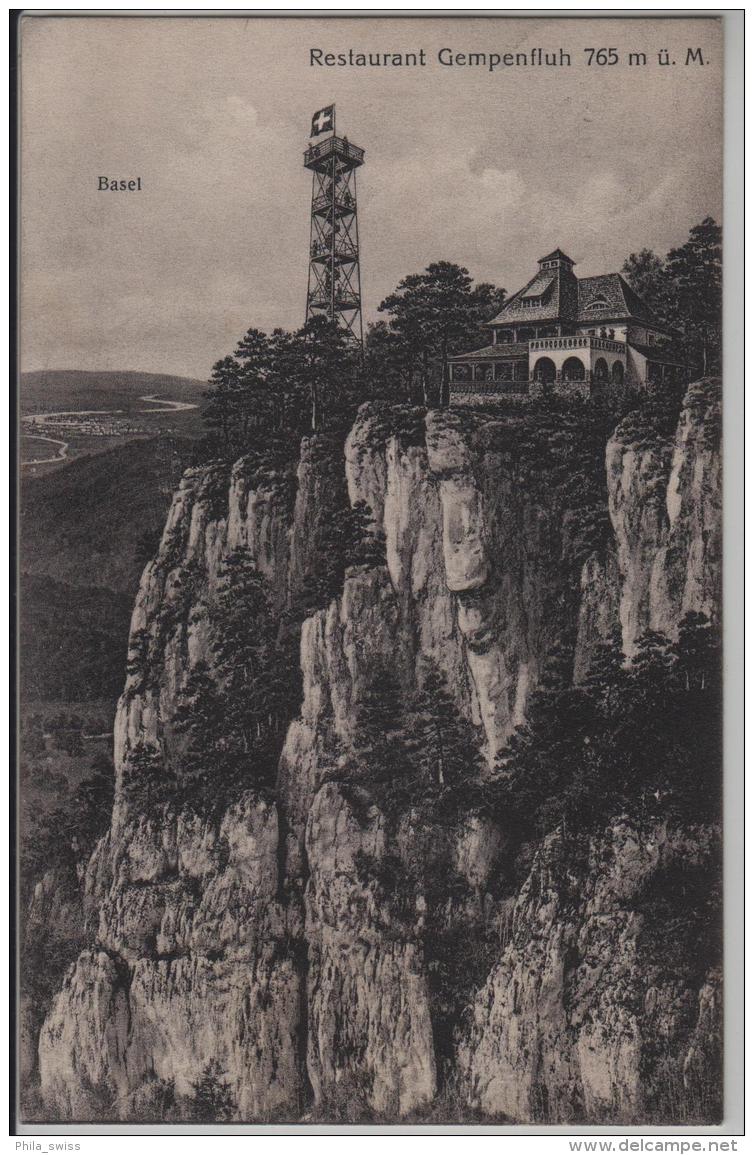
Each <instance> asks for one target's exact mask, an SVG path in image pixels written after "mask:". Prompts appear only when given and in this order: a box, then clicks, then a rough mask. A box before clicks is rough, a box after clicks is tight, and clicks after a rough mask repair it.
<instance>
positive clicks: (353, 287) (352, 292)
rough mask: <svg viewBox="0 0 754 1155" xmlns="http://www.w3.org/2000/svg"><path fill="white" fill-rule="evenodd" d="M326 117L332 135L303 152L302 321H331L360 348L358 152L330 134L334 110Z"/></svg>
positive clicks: (360, 160)
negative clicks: (308, 206)
mask: <svg viewBox="0 0 754 1155" xmlns="http://www.w3.org/2000/svg"><path fill="white" fill-rule="evenodd" d="M318 115H321V114H318ZM331 118H332V130H333V135H332V136H330V137H328V138H327V139H325V140H323V141H320V142H319V143H317V144H310V145H309V147H308V148H307V150H306V152H305V153H304V167H305V168H308V169H311V171H312V173H313V174H314V175H313V180H312V219H311V233H310V240H309V283H308V288H307V293H306V320H307V321H308V320H309V318H310V317H316V316H325V317H331V318H332V319H333V320H335V321H337V323H338V325H340V327H341V328H342V329H343V330H344V332H345V333H346V335H347V336H348V338H349V339H350V340H351V341H353V342H354V343H355V344H357V345H358V346H359V348H361V347H362V345H363V340H364V333H363V327H362V321H361V274H360V271H359V224H358V218H357V215H356V169H357V168H359V167H360V166H361V165H362V164H363V163H364V150H363V148H357V147H356V145H355V144H351V143H350V141H349V140H348V138H347V137H339V136H335V117H334V112H333V113H332V114H331ZM315 119H316V118H315Z"/></svg>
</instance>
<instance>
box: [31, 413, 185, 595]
mask: <svg viewBox="0 0 754 1155" xmlns="http://www.w3.org/2000/svg"><path fill="white" fill-rule="evenodd" d="M190 446H191V443H190V442H189V441H187V440H184V439H182V438H177V437H171V436H164V437H152V438H149V439H145V440H138V441H129V442H126V443H124V444H123V445H119V446H117V447H116V448H114V449H109V450H107V451H106V452H104V453H100V454H97V455H96V456H91V457H81V458H78V459H77V460H75V461H72V462H70V464H68V465H64V466H62V467H61V468H60V469H58V470H56V471H55V472H54V473H48V474H46V475H44V476H40V477H32V478H28V479H24V480H22V485H21V511H20V512H21V569H22V571H24V572H26V573H31V574H47V575H49V576H50V577H53V578H55V580H56V581H62V582H65V583H67V584H69V585H74V586H81V587H85V588H91V587H93V586H97V587H105V588H107V589H111V590H115V591H117V592H119V593H127V594H128V595H129V597H132V596H133V594H134V593H135V591H136V588H137V584H138V580H139V576H140V573H141V570H142V569H143V566H144V562H145V560H146V557H147V556H148V552H147V551H149V549H150V544H151V543H153V544H154V546H156V543H157V540H158V538H159V534H160V532H161V530H162V527H163V524H164V521H165V515H166V513H167V510H168V507H169V505H170V499H171V496H172V493H173V490H174V489H175V487H176V485H177V484H178V481H179V479H180V476H181V473H182V471H183V468H184V464H185V462H186V460H187V458H188V455H189V452H190ZM140 541H143V542H144V548H143V549H142V550H141V552H140V553H138V555H137V546H138V545H139V542H140Z"/></svg>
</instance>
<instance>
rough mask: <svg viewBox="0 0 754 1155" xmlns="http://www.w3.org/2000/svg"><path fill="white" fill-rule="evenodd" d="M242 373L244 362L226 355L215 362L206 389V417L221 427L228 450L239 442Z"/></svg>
mask: <svg viewBox="0 0 754 1155" xmlns="http://www.w3.org/2000/svg"><path fill="white" fill-rule="evenodd" d="M241 374H242V371H241V366H240V365H239V363H238V361H236V360H235V358H234V357H223V359H222V360H221V361H217V362H215V364H214V365H213V366H212V376H211V377H210V379H209V388H208V389H207V391H206V392H205V393H204V396H205V398H206V399H207V405H206V407H205V409H204V411H203V413H202V417H203V418H204V420H205V421H206V423H207V424H208V425H209V426H210V427H211V428H213V429H216V430H217V431H218V434H219V438H220V445H221V447H222V449H223V450H225V451H226V452H228V451H230V450H231V447H232V446H234V445H235V443H236V442H235V428H236V425H237V421H238V414H239V403H240V382H241Z"/></svg>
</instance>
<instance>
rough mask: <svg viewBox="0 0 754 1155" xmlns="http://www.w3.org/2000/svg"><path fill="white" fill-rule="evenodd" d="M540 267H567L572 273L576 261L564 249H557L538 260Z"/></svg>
mask: <svg viewBox="0 0 754 1155" xmlns="http://www.w3.org/2000/svg"><path fill="white" fill-rule="evenodd" d="M537 264H538V265H539V267H540V269H542V270H545V269H565V270H566V272H568V273H570V272H572V271H573V266H574V264H575V262H574V261H572V260H571V258H570V257H567V256H566V254H565V253H564V252H563V250H562V249H555V251H554V252H553V253H548V254H547V256H546V257H540V258H539V260H538V261H537Z"/></svg>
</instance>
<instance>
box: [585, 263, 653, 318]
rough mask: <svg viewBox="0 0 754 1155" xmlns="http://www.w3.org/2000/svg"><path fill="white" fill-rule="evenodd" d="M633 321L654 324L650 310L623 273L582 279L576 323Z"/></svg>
mask: <svg viewBox="0 0 754 1155" xmlns="http://www.w3.org/2000/svg"><path fill="white" fill-rule="evenodd" d="M602 302H604V305H603V304H602ZM632 318H633V320H635V321H648V322H650V323H654V322H653V318H652V314H651V313H650V311H649V309H648V307H647V306H646V305H645V304H644V302H643V301H642V299H641V297H640V296H639V295H638V293H635V292H634V290H633V289H632V288H631V286H630V285H629V284H628V283H627V282H626V281H624V280H623V277H622V276H621V275H620V273H605V274H604V275H603V276H601V277H581V278H580V279H579V300H578V316H577V317H576V320H577V321H580V322H586V321H594V320H601V319H604V320H611V321H618V320H626V321H627V320H630V319H632Z"/></svg>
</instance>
